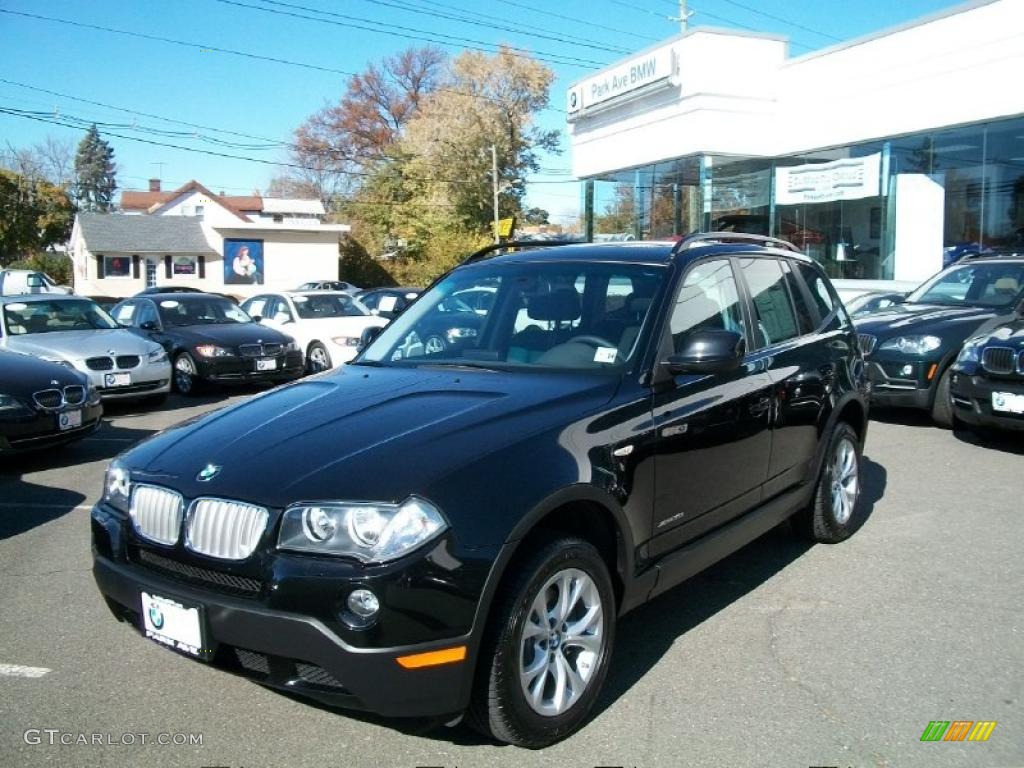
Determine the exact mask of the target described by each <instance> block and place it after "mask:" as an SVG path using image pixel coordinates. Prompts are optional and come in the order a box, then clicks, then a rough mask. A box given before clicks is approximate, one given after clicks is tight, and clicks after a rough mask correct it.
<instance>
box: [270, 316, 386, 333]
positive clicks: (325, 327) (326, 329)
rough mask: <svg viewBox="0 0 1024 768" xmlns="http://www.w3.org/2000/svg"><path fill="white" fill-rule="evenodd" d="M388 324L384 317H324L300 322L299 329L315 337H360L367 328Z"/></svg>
mask: <svg viewBox="0 0 1024 768" xmlns="http://www.w3.org/2000/svg"><path fill="white" fill-rule="evenodd" d="M387 324H388V321H387V319H386V318H383V317H377V316H375V315H353V316H351V317H322V318H317V319H315V320H300V321H299V322H298V328H299V329H301V330H302V331H304V332H306V333H307V334H312V335H314V336H331V335H333V334H344V335H346V336H358V335H359V334H361V333H362V332H363V331H364V330H365V329H367V328H371V327H374V326H376V327H383V326H385V325H387ZM289 327H290V326H289Z"/></svg>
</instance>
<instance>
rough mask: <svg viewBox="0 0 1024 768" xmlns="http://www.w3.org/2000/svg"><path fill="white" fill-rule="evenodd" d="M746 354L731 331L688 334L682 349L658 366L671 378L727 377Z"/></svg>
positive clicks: (744, 344) (745, 349)
mask: <svg viewBox="0 0 1024 768" xmlns="http://www.w3.org/2000/svg"><path fill="white" fill-rule="evenodd" d="M746 352H747V344H746V341H745V340H744V338H743V336H741V335H740V334H738V333H736V332H734V331H722V330H709V331H692V332H691V333H689V334H687V336H686V340H685V342H684V343H683V347H682V349H680V350H679V351H678V352H677V353H676V354H674V355H669V356H668V357H667V358H665V360H664V361H662V365H663V366H664V367H665V369H666V370H667V371H668V372H669V373H671V374H672V375H673V376H679V375H681V374H687V373H692V374H701V375H709V374H714V373H727V372H728V371H734V370H736V369H737V368H739V367H740V364H741V363H742V362H743V356H744V355H745V354H746Z"/></svg>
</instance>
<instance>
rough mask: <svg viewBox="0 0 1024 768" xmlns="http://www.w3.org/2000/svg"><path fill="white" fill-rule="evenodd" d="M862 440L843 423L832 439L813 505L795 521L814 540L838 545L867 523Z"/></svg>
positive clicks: (801, 530) (798, 527)
mask: <svg viewBox="0 0 1024 768" xmlns="http://www.w3.org/2000/svg"><path fill="white" fill-rule="evenodd" d="M860 492H861V445H860V438H859V437H857V433H856V432H854V431H853V427H851V426H850V425H849V424H847V423H846V422H839V424H837V425H836V427H835V429H834V430H833V431H832V437H831V438H830V439H829V443H828V448H827V453H826V454H825V461H824V463H823V464H822V467H821V476H820V477H819V479H818V486H817V488H816V489H815V492H814V499H813V500H812V501H811V505H810V506H809V507H808V508H807V509H805V510H804V511H803V512H801V513H800V514H799V515H797V516H796V517H795V518H794V519H793V523H794V525H795V527H796V529H797V531H798V532H799V533H800V534H801V535H802V536H803V537H804V538H807V539H810V540H811V541H817V542H820V543H822V544H837V543H839V542H840V541H843V540H845V539H848V538H850V536H852V535H853V534H854V533H855V532H856V530H857V529H858V528H860V526H861V525H862V524H863V522H864V517H863V509H862V508H861V507H860V505H859V504H858V502H859V501H860Z"/></svg>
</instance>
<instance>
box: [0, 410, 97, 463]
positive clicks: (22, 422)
mask: <svg viewBox="0 0 1024 768" xmlns="http://www.w3.org/2000/svg"><path fill="white" fill-rule="evenodd" d="M81 411H82V426H80V427H76V428H74V429H67V430H63V431H61V429H60V427H59V425H58V417H59V414H56V413H37V414H35V415H34V416H32V417H31V418H25V419H18V420H10V421H3V422H0V454H8V453H21V452H28V451H35V450H41V449H43V448H52V447H53V446H56V445H63V444H64V443H70V442H71V441H73V440H78V439H80V438H83V437H85V436H86V435H89V434H91V433H92V432H95V431H96V429H97V428H98V427H99V425H100V417H101V416H102V415H103V406H102V405H100V404H98V403H97V404H96V405H85V406H82V408H81Z"/></svg>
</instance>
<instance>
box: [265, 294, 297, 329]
mask: <svg viewBox="0 0 1024 768" xmlns="http://www.w3.org/2000/svg"><path fill="white" fill-rule="evenodd" d="M267 311H268V312H271V313H272V314H271V317H272V318H273V319H274V320H275V321H276V322H278V323H288V322H291V321H292V320H294V319H295V318H294V317H292V311H291V309H289V308H288V302H286V301H285V300H284V299H282V298H281V297H280V296H271V297H270V301H269V302H268V304H267Z"/></svg>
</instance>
